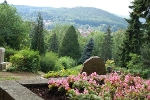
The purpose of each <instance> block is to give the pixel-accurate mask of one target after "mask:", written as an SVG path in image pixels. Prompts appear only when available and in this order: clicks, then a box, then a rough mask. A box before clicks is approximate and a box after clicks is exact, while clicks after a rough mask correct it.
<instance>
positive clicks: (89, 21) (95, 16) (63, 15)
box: [15, 5, 127, 31]
mask: <svg viewBox="0 0 150 100" xmlns="http://www.w3.org/2000/svg"><path fill="white" fill-rule="evenodd" d="M15 7H16V8H17V10H18V13H19V14H20V15H21V16H22V17H23V19H25V20H32V21H35V19H36V18H37V12H39V11H40V12H41V14H42V16H43V19H44V20H45V23H46V25H47V28H48V29H51V28H53V27H54V25H55V24H73V25H75V26H76V27H78V28H89V26H90V27H92V28H95V29H99V30H101V31H104V30H106V28H107V27H108V26H111V28H112V31H116V30H117V29H119V28H123V29H124V28H126V26H127V22H126V21H125V20H124V18H121V17H118V16H116V15H114V14H111V13H109V12H107V11H104V10H101V9H97V8H93V7H75V8H52V7H32V6H21V5H20V6H19V5H17V6H15Z"/></svg>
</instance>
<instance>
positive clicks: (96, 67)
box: [82, 56, 106, 75]
mask: <svg viewBox="0 0 150 100" xmlns="http://www.w3.org/2000/svg"><path fill="white" fill-rule="evenodd" d="M82 72H86V73H87V75H90V74H92V73H93V72H96V73H97V74H98V75H106V68H105V63H104V62H103V61H102V59H101V58H100V57H98V56H93V57H90V58H89V59H87V60H86V61H85V62H84V63H83V69H82Z"/></svg>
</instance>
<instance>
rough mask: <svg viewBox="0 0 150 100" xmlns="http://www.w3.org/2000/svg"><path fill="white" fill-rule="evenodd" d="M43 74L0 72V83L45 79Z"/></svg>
mask: <svg viewBox="0 0 150 100" xmlns="http://www.w3.org/2000/svg"><path fill="white" fill-rule="evenodd" d="M43 75H44V73H43V72H38V73H28V72H5V71H0V81H1V80H30V79H40V78H43V77H42V76H43Z"/></svg>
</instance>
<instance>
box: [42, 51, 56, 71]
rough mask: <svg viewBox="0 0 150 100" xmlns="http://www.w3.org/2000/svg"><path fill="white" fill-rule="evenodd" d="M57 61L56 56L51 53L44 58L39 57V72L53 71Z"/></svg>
mask: <svg viewBox="0 0 150 100" xmlns="http://www.w3.org/2000/svg"><path fill="white" fill-rule="evenodd" d="M57 61H58V55H57V54H56V53H53V52H47V53H46V54H45V56H43V55H42V56H41V59H40V66H41V71H43V72H46V73H47V72H49V71H53V69H54V67H55V63H56V62H57Z"/></svg>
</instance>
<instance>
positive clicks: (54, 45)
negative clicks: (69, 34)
mask: <svg viewBox="0 0 150 100" xmlns="http://www.w3.org/2000/svg"><path fill="white" fill-rule="evenodd" d="M58 46H59V44H58V38H57V35H56V33H54V34H53V35H52V37H51V38H50V40H49V49H48V51H52V52H56V53H57V52H58Z"/></svg>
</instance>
